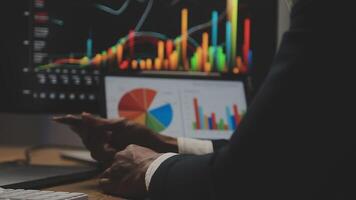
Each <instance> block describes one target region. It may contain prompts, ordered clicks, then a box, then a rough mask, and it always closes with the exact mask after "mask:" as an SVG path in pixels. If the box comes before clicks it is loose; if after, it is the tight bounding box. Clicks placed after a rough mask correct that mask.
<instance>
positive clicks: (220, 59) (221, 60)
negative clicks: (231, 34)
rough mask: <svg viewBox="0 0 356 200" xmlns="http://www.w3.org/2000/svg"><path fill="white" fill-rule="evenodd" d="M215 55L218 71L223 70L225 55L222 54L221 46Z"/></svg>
mask: <svg viewBox="0 0 356 200" xmlns="http://www.w3.org/2000/svg"><path fill="white" fill-rule="evenodd" d="M217 55H218V60H217V64H218V71H219V72H222V71H224V69H225V65H226V55H225V54H224V50H223V48H222V47H219V48H218V50H217Z"/></svg>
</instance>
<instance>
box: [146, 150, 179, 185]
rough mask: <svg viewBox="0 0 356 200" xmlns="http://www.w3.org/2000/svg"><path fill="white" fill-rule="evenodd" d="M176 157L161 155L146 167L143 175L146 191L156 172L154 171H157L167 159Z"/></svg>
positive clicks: (168, 154)
mask: <svg viewBox="0 0 356 200" xmlns="http://www.w3.org/2000/svg"><path fill="white" fill-rule="evenodd" d="M175 155H178V154H176V153H165V154H163V155H161V156H160V157H158V158H157V159H156V160H154V161H153V162H152V163H151V164H150V166H149V167H148V169H147V171H146V174H145V182H146V189H147V191H148V188H149V186H150V183H151V179H152V177H153V175H154V173H155V172H156V170H157V169H158V167H159V166H160V165H161V164H162V163H163V162H164V161H165V160H167V159H168V158H170V157H172V156H175Z"/></svg>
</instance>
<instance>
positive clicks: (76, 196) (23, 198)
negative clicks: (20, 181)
mask: <svg viewBox="0 0 356 200" xmlns="http://www.w3.org/2000/svg"><path fill="white" fill-rule="evenodd" d="M0 200H88V195H86V194H84V193H76V192H54V191H46V190H24V189H3V188H0Z"/></svg>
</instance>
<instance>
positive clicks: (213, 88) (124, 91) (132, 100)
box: [101, 75, 247, 139]
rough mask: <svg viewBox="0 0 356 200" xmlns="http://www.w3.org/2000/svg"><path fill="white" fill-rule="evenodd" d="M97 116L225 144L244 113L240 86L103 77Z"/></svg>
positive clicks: (171, 78)
mask: <svg viewBox="0 0 356 200" xmlns="http://www.w3.org/2000/svg"><path fill="white" fill-rule="evenodd" d="M103 79H104V80H103V83H104V84H103V87H104V89H103V92H104V94H103V95H102V97H103V99H102V100H101V101H102V102H103V103H102V105H103V108H102V114H103V115H104V116H105V117H106V118H118V117H124V118H127V119H129V120H132V121H134V122H137V123H140V124H143V125H145V126H147V127H148V128H151V129H152V130H154V131H156V132H157V133H161V134H166V135H170V136H174V137H189V138H198V139H229V138H230V137H231V135H232V134H233V133H234V131H235V130H236V129H237V127H238V126H239V124H240V121H241V119H242V118H243V116H244V114H245V113H246V110H247V95H246V84H245V81H244V79H243V78H240V79H218V78H216V77H212V78H207V77H193V76H191V77H187V76H184V77H179V76H162V75H160V76H153V75H152V76H149V75H148V76H142V75H141V76H139V77H138V76H132V75H130V76H129V75H106V76H104V77H103Z"/></svg>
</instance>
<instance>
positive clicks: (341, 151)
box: [149, 0, 356, 200]
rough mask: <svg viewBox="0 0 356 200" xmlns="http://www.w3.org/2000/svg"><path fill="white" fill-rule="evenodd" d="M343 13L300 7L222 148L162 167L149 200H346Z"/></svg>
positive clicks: (349, 177) (348, 61) (351, 177)
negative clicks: (260, 85) (261, 79)
mask: <svg viewBox="0 0 356 200" xmlns="http://www.w3.org/2000/svg"><path fill="white" fill-rule="evenodd" d="M333 2H334V3H333ZM350 3H351V1H345V0H341V1H329V0H300V1H299V2H298V3H297V4H296V5H295V6H294V8H293V11H292V13H291V20H292V23H291V27H290V30H289V31H288V32H287V33H286V34H285V35H284V38H283V41H282V45H281V46H280V48H279V52H278V54H277V55H276V58H275V62H274V64H273V66H272V68H271V71H270V73H269V75H268V77H267V78H266V80H265V82H264V84H263V86H262V87H261V89H260V91H259V92H258V94H257V96H256V97H255V98H254V100H253V102H252V103H251V104H250V107H249V109H248V112H247V114H246V115H245V117H244V119H243V121H242V123H241V125H240V127H239V129H238V130H237V131H236V132H235V133H234V134H233V136H232V138H231V139H230V141H229V143H228V144H227V145H224V146H223V147H222V148H220V149H217V150H216V151H215V152H214V153H213V154H208V155H202V156H195V155H178V156H174V157H172V158H169V159H168V160H166V161H165V162H163V164H162V165H161V166H160V167H159V168H158V170H157V171H156V173H155V174H154V176H153V178H152V180H151V185H150V188H149V193H150V197H151V198H152V199H162V200H173V199H179V200H183V199H184V200H187V199H194V200H197V199H238V200H239V199H303V200H305V199H356V198H355V196H356V195H355V193H356V192H355V191H356V187H355V185H356V184H355V182H356V176H355V174H356V173H355V172H356V164H355V153H354V152H355V151H354V148H355V143H356V140H355V134H356V132H355V128H354V127H355V126H354V124H356V122H353V123H352V122H351V120H352V119H355V117H354V116H355V115H354V113H355V112H354V109H352V107H353V104H354V102H353V103H351V96H352V95H351V94H352V93H354V92H355V87H354V86H355V84H353V82H352V81H351V80H352V79H355V78H353V77H352V76H354V75H353V74H352V73H351V71H353V70H351V69H352V68H356V66H355V60H356V56H355V55H356V54H354V53H353V52H354V50H353V49H354V48H355V46H354V45H355V43H354V39H353V38H354V37H356V36H355V35H354V34H352V33H353V29H354V28H355V25H354V24H355V22H353V21H354V19H356V18H355V17H354V13H355V11H351V12H349V11H348V10H349V8H352V6H351V5H350ZM351 16H353V17H351ZM348 48H351V51H350V50H347V49H348ZM353 54H354V55H353ZM353 121H354V120H353ZM351 196H353V197H351Z"/></svg>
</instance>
